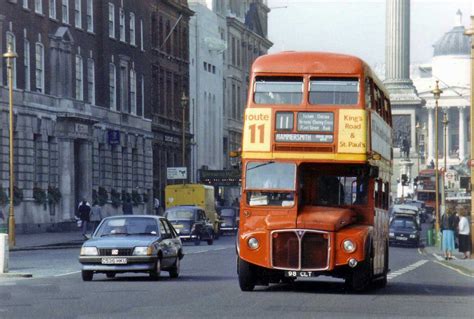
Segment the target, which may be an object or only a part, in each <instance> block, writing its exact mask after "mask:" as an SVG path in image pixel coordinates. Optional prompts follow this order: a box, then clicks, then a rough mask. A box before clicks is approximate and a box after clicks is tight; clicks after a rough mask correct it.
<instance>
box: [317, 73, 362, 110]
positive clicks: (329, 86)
mask: <svg viewBox="0 0 474 319" xmlns="http://www.w3.org/2000/svg"><path fill="white" fill-rule="evenodd" d="M309 91H310V92H309V103H310V104H322V105H354V104H357V103H358V101H359V80H358V79H357V78H344V79H341V78H312V79H311V81H310V87H309Z"/></svg>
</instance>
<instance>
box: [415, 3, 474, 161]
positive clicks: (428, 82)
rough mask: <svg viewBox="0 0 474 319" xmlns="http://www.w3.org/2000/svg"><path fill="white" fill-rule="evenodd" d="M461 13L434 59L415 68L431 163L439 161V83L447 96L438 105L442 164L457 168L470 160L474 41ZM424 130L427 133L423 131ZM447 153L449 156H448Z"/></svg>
mask: <svg viewBox="0 0 474 319" xmlns="http://www.w3.org/2000/svg"><path fill="white" fill-rule="evenodd" d="M465 30H466V29H465V27H464V26H463V24H462V13H461V11H458V12H456V15H455V20H454V25H453V27H452V29H451V30H449V31H448V32H446V33H445V34H444V35H443V36H442V37H441V38H440V39H439V40H438V41H437V42H436V43H434V45H433V48H434V50H433V59H432V60H431V61H430V62H428V63H426V64H423V65H418V66H416V67H415V66H414V67H413V73H414V74H413V82H414V84H415V86H416V88H417V90H418V92H419V94H420V97H422V98H423V99H424V100H426V105H425V106H424V107H423V111H422V112H420V116H419V122H420V125H419V126H420V127H421V128H422V130H423V131H422V132H420V136H426V138H425V139H426V143H424V144H427V147H426V148H425V149H423V152H424V155H425V157H426V158H427V161H426V162H427V163H430V162H431V161H432V160H434V159H435V158H436V152H435V146H434V145H435V131H436V130H435V125H436V124H435V121H434V117H435V116H434V112H435V101H434V97H433V93H432V92H431V91H432V90H433V89H434V86H435V83H436V80H439V86H440V88H441V90H443V93H442V94H441V97H440V99H439V101H438V105H439V108H438V117H439V122H438V140H439V144H438V145H439V146H438V160H439V166H440V167H443V166H444V159H445V157H446V163H447V165H448V168H449V166H451V165H457V164H460V163H461V162H463V161H464V160H466V159H467V158H470V156H469V154H470V149H469V145H470V143H468V141H469V134H468V127H469V105H470V69H471V68H470V67H471V41H470V37H469V36H466V35H465V34H464V32H465ZM444 113H446V116H447V119H448V122H449V123H448V125H447V127H446V145H444V127H443V123H442V121H443V114H444ZM423 128H424V129H423ZM445 150H446V153H445Z"/></svg>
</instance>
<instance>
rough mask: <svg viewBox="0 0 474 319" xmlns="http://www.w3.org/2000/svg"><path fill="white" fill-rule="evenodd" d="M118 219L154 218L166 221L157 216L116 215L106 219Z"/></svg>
mask: <svg viewBox="0 0 474 319" xmlns="http://www.w3.org/2000/svg"><path fill="white" fill-rule="evenodd" d="M117 218H153V219H164V217H163V216H156V215H114V216H108V217H105V218H104V219H117Z"/></svg>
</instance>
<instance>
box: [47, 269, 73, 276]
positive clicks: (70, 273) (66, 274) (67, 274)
mask: <svg viewBox="0 0 474 319" xmlns="http://www.w3.org/2000/svg"><path fill="white" fill-rule="evenodd" d="M80 272H81V271H80V270H79V271H72V272H67V273H65V274H59V275H54V277H63V276H69V275H73V274H78V273H80ZM45 277H46V276H45Z"/></svg>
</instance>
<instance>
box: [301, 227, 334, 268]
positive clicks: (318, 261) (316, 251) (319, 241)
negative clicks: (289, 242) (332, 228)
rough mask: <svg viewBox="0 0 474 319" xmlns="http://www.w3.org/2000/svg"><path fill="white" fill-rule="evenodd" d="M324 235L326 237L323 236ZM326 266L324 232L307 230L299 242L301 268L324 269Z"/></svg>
mask: <svg viewBox="0 0 474 319" xmlns="http://www.w3.org/2000/svg"><path fill="white" fill-rule="evenodd" d="M325 237H326V238H325ZM327 266H328V240H327V235H326V234H321V233H311V232H307V233H305V234H304V236H303V239H302V242H301V268H302V269H324V268H326V267H327Z"/></svg>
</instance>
